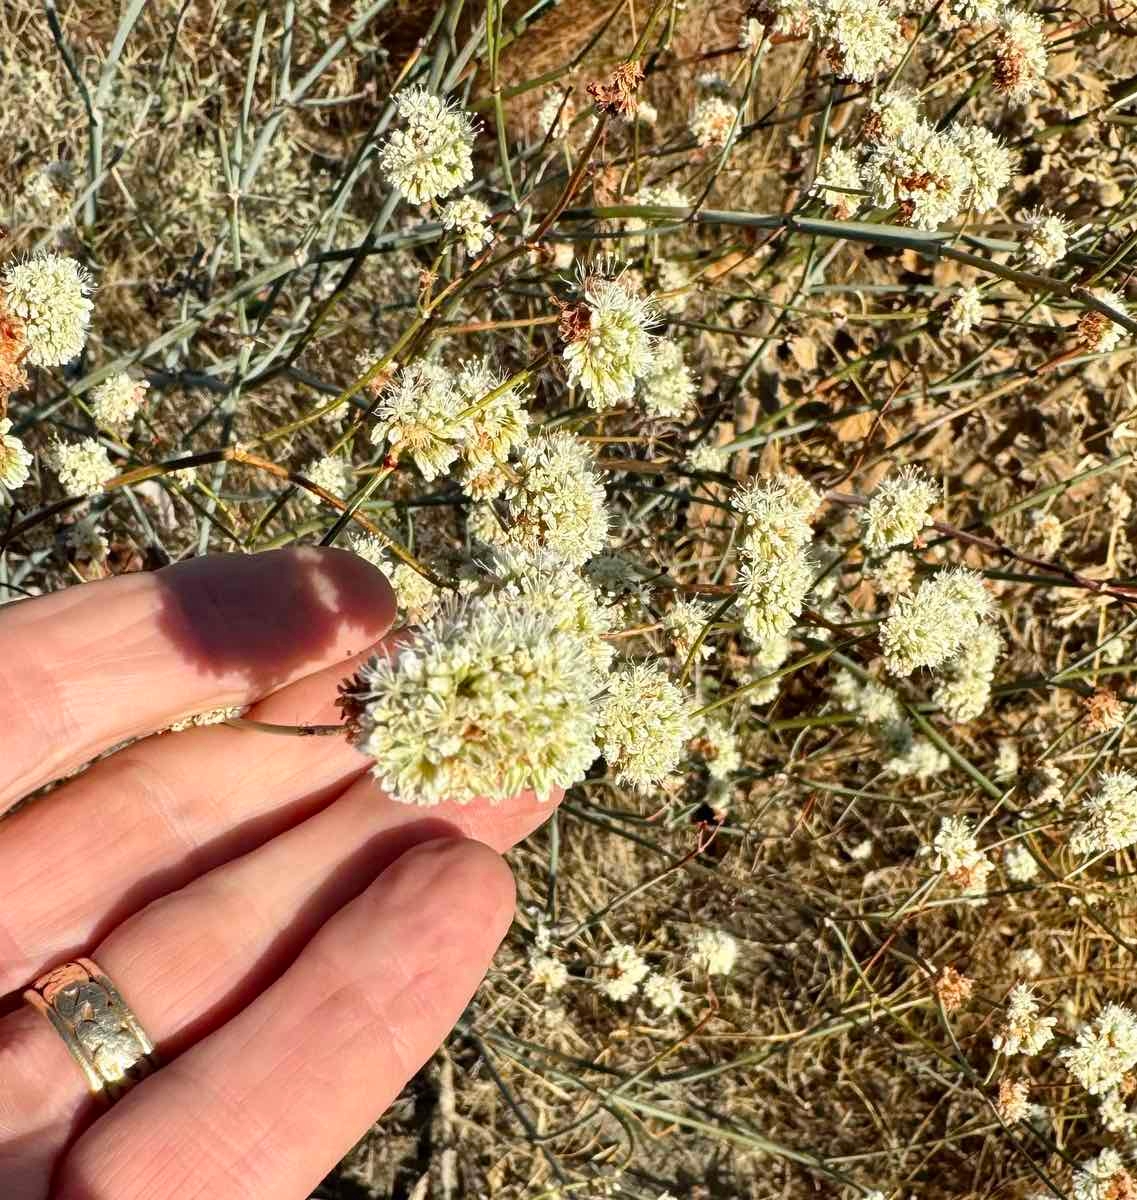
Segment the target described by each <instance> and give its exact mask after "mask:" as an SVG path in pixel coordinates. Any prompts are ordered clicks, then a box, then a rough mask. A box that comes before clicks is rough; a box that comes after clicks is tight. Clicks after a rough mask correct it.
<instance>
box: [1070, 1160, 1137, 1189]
mask: <svg viewBox="0 0 1137 1200" xmlns="http://www.w3.org/2000/svg"><path fill="white" fill-rule="evenodd" d="M1134 1189H1135V1184H1134V1180H1133V1176H1132V1175H1130V1173H1129V1171H1127V1170H1126V1168H1125V1163H1124V1161H1123V1160H1122V1158H1121V1155H1120V1154H1118V1152H1117V1151H1116V1150H1102V1151H1101V1152H1100V1153H1098V1154H1097V1155H1096V1156H1095V1157H1094V1158H1091V1159H1088V1160H1087V1161H1086V1162H1084V1163H1082V1165H1081V1166H1080V1167H1079V1168H1078V1169H1077V1170H1076V1171H1075V1172H1074V1178H1073V1180H1072V1181H1071V1189H1070V1190H1071V1194H1072V1195H1073V1197H1074V1200H1122V1198H1123V1197H1126V1196H1132V1195H1133V1192H1134Z"/></svg>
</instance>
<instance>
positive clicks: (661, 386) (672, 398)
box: [640, 340, 696, 420]
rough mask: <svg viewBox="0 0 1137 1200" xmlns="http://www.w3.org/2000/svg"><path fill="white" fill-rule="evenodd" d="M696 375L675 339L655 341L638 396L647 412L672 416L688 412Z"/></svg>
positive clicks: (669, 418)
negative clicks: (692, 372)
mask: <svg viewBox="0 0 1137 1200" xmlns="http://www.w3.org/2000/svg"><path fill="white" fill-rule="evenodd" d="M695 394H696V387H695V378H694V376H693V375H692V374H691V371H690V369H689V368H688V366H687V364H686V362H685V361H684V359H683V347H682V346H680V345H679V343H678V342H673V341H670V340H661V341H658V342H656V344H655V348H654V354H653V355H652V359H651V362H650V363H649V364H648V366H647V368H646V370H645V371H644V372H643V374H642V375H641V376H640V399H641V400H642V402H643V406H644V409H645V410H646V411H647V414H648V416H652V417H661V418H663V419H665V420H674V419H678V418H680V417H683V416H685V415H687V414H688V413H689V412H690V410H691V407H692V405H693V404H694V402H695Z"/></svg>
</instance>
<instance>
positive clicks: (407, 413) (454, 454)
mask: <svg viewBox="0 0 1137 1200" xmlns="http://www.w3.org/2000/svg"><path fill="white" fill-rule="evenodd" d="M464 407H465V406H464V404H463V401H462V397H461V395H460V394H459V392H458V389H457V387H456V386H455V379H454V374H453V372H452V371H450V370H448V369H447V368H446V367H444V366H442V365H440V364H439V363H435V362H427V361H425V360H423V359H416V360H415V361H414V362H411V363H408V364H407V365H406V366H405V367H398V368H397V369H396V370H395V371H394V372H393V373H392V375H391V376H390V378H389V379H388V381H387V384H386V386H385V387H384V389H383V392H382V397H381V399H380V402H379V404H378V406H377V408H376V415H377V417H378V420H377V421H376V423H375V425H374V426H373V427H372V430H371V440H372V442H374V443H375V444H376V445H379V444H381V443H382V442H386V443H387V444H388V445H389V446H390V447H391V449H392V451H393V452H394V453H395V454H396V455H403V454H409V455H410V456H411V458H413V459H414V463H415V466H416V467H418V469H419V471H420V473H421V474H422V477H423V478H424V479H425V480H427V481H430V480H432V479H436V478H437V477H438V476H439V475H441V474H443V473H444V472H445V471H448V470H449V469H450V467H451V466H453V464H454V462H455V460H456V459H457V458H458V454H459V450H460V447H461V445H462V444H463V443H464V441H465V439H466V436H467V435H468V432H469V423H468V421H466V420H465V419H463V417H462V415H461V414H462V413H463V411H464Z"/></svg>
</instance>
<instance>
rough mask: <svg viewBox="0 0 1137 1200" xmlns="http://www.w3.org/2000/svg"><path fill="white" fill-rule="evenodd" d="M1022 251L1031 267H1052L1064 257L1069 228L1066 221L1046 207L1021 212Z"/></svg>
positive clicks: (1066, 249) (1067, 247) (1067, 244)
mask: <svg viewBox="0 0 1137 1200" xmlns="http://www.w3.org/2000/svg"><path fill="white" fill-rule="evenodd" d="M1019 219H1020V220H1021V221H1022V226H1023V239H1022V246H1023V253H1024V254H1025V255H1026V260H1027V262H1028V263H1030V265H1031V266H1032V267H1053V266H1054V265H1055V264H1056V263H1058V262H1061V261H1062V259H1064V258H1065V257H1066V253H1067V251H1068V249H1069V237H1070V230H1069V225H1068V224H1067V223H1066V221H1065V220H1064V219H1063V218H1062V217H1060V216H1058V214H1057V213H1053V212H1051V211H1050V210H1049V209H1046V208H1032V209H1030V210H1029V211H1027V212H1024V213H1022V214H1021V216H1020V218H1019Z"/></svg>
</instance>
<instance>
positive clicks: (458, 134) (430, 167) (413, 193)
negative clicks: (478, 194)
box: [379, 87, 475, 204]
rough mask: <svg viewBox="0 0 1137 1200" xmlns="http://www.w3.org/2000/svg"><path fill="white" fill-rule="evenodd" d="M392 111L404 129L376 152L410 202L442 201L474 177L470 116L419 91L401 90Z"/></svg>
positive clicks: (421, 89) (390, 179)
mask: <svg viewBox="0 0 1137 1200" xmlns="http://www.w3.org/2000/svg"><path fill="white" fill-rule="evenodd" d="M395 107H396V109H397V110H398V113H399V116H400V118H401V119H402V121H403V127H402V128H401V129H396V130H394V131H393V132H392V133H391V134H390V135H389V136H388V138H387V140H386V142H384V143H383V146H382V148H381V149H380V151H379V164H380V166H381V167H382V169H383V174H384V175H385V176H386V177H387V182H388V183H389V184H390V185H391V186H392V187H393V188H394V189H395V190H396V191H397V192H399V193H401V194H402V195H403V196H405V197H406V198H407V200H409V201H410V202H411V203H412V204H423V203H425V202H426V201H428V200H437V199H440V198H441V197H443V196H445V195H448V194H449V193H450V192H452V191H454V189H455V188H459V187H463V186H464V185H465V184H467V183H469V182H470V180H471V179H472V178H473V175H474V167H473V158H472V154H471V151H472V149H473V145H474V133H475V124H474V120H473V118H472V117H471V116H470V115H469V114H468V113H465V112H463V111H462V110H461V109H459V108H457V107H455V106H454V105H453V104H452V103H450V102H449V101H446V100H442V99H441V98H440V97H438V96H435V95H433V94H431V93H430V92H428V91H426V89H425V88H421V87H411V88H407V89H406V90H405V91H402V92H400V93H399V94H398V96H396V97H395Z"/></svg>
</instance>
